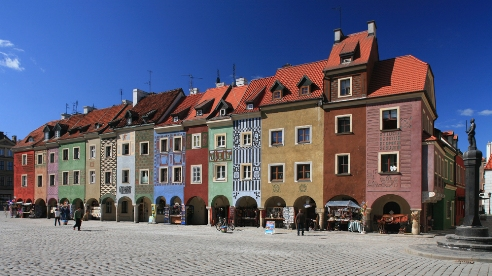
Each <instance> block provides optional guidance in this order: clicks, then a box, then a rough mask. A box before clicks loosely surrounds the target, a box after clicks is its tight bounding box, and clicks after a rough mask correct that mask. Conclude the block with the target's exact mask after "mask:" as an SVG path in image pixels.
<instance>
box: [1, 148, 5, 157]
mask: <svg viewBox="0 0 492 276" xmlns="http://www.w3.org/2000/svg"><path fill="white" fill-rule="evenodd" d="M4 155H5V149H4V148H0V156H4Z"/></svg>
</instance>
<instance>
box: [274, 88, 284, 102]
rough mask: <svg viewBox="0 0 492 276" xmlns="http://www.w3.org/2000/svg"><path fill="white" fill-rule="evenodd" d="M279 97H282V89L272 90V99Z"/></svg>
mask: <svg viewBox="0 0 492 276" xmlns="http://www.w3.org/2000/svg"><path fill="white" fill-rule="evenodd" d="M281 98H282V91H281V90H276V91H273V99H274V100H279V99H281Z"/></svg>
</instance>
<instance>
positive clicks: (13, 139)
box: [12, 135, 17, 144]
mask: <svg viewBox="0 0 492 276" xmlns="http://www.w3.org/2000/svg"><path fill="white" fill-rule="evenodd" d="M12 142H14V143H16V144H17V135H12Z"/></svg>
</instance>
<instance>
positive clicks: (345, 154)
mask: <svg viewBox="0 0 492 276" xmlns="http://www.w3.org/2000/svg"><path fill="white" fill-rule="evenodd" d="M339 156H348V160H347V162H348V168H347V172H346V173H340V172H339V171H338V157H339ZM335 174H337V175H347V174H350V153H337V154H335Z"/></svg>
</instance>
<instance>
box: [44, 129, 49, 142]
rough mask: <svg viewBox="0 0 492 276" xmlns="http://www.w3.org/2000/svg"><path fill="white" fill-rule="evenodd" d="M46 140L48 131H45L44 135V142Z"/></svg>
mask: <svg viewBox="0 0 492 276" xmlns="http://www.w3.org/2000/svg"><path fill="white" fill-rule="evenodd" d="M48 139H50V133H49V132H48V131H46V132H45V133H44V140H48Z"/></svg>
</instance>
